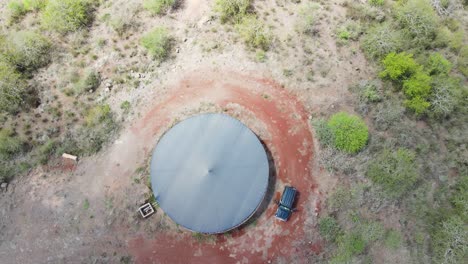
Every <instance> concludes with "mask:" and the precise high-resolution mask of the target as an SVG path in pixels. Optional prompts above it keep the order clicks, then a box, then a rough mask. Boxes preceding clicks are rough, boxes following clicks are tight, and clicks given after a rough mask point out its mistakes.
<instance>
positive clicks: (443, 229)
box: [432, 216, 468, 263]
mask: <svg viewBox="0 0 468 264" xmlns="http://www.w3.org/2000/svg"><path fill="white" fill-rule="evenodd" d="M432 251H433V261H434V262H435V263H463V262H464V260H466V254H467V253H466V252H468V230H467V228H466V222H464V221H463V220H462V219H461V218H460V217H458V216H451V217H450V218H448V219H447V220H445V221H443V222H441V223H440V224H438V225H437V226H436V227H435V230H434V231H433V233H432Z"/></svg>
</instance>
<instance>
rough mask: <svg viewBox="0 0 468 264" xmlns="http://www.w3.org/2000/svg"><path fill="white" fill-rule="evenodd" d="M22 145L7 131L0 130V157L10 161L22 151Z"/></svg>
mask: <svg viewBox="0 0 468 264" xmlns="http://www.w3.org/2000/svg"><path fill="white" fill-rule="evenodd" d="M22 145H23V143H22V142H21V140H20V139H19V138H18V137H16V136H15V135H14V133H13V132H12V131H11V130H9V129H5V128H4V129H0V157H1V158H2V159H10V158H11V157H12V156H14V155H16V154H18V153H19V152H20V151H21V149H22Z"/></svg>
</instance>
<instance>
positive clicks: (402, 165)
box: [366, 148, 419, 198]
mask: <svg viewBox="0 0 468 264" xmlns="http://www.w3.org/2000/svg"><path fill="white" fill-rule="evenodd" d="M414 160H415V154H414V153H413V152H411V151H410V150H407V149H403V148H400V149H398V150H397V151H391V150H388V149H384V150H383V151H382V153H380V154H379V155H378V156H377V157H376V158H375V159H374V160H373V161H371V162H370V163H369V166H368V168H367V172H366V176H367V177H368V178H369V179H371V180H372V181H373V182H374V183H376V184H378V185H380V186H381V187H382V189H383V190H384V191H385V193H386V194H387V195H388V196H390V197H391V198H399V197H401V196H402V195H403V194H405V193H407V192H408V191H409V190H410V189H411V188H412V187H413V185H414V184H415V183H416V181H417V180H418V179H419V174H418V170H417V169H416V167H415V164H414Z"/></svg>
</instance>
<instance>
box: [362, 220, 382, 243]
mask: <svg viewBox="0 0 468 264" xmlns="http://www.w3.org/2000/svg"><path fill="white" fill-rule="evenodd" d="M358 230H359V233H361V234H362V239H363V240H364V241H365V243H366V244H369V243H371V242H375V241H377V240H380V239H381V238H383V237H384V235H385V228H384V227H383V225H382V224H381V223H379V222H376V221H366V222H365V223H362V224H360V225H359V227H358Z"/></svg>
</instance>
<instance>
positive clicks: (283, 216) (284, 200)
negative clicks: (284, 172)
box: [275, 186, 297, 221]
mask: <svg viewBox="0 0 468 264" xmlns="http://www.w3.org/2000/svg"><path fill="white" fill-rule="evenodd" d="M296 193H297V190H296V188H294V187H291V186H286V187H284V191H283V195H282V196H281V200H280V202H279V203H278V210H276V214H275V217H276V218H277V219H279V220H281V221H288V219H289V217H290V216H291V214H292V212H293V208H292V207H293V204H294V199H296Z"/></svg>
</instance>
